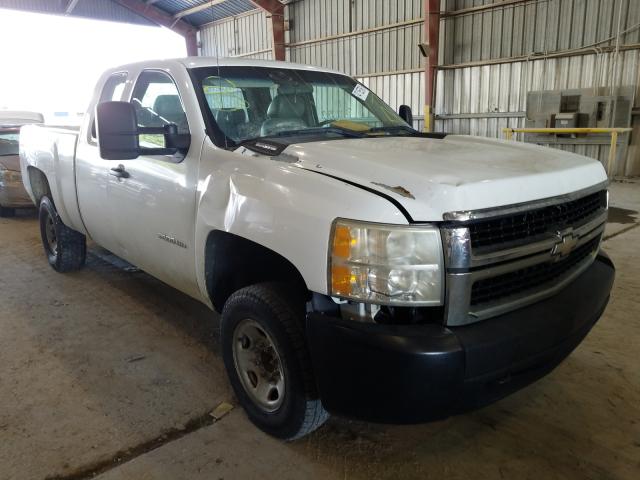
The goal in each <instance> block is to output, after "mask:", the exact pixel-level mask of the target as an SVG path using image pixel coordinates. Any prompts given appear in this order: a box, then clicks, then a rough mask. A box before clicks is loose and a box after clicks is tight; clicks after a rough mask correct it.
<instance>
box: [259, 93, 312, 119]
mask: <svg viewBox="0 0 640 480" xmlns="http://www.w3.org/2000/svg"><path fill="white" fill-rule="evenodd" d="M305 108H306V102H305V98H304V96H302V95H296V94H293V95H285V94H280V93H279V94H278V95H276V96H275V97H274V99H273V100H271V104H270V105H269V108H268V109H267V117H269V118H302V116H303V115H304V111H305Z"/></svg>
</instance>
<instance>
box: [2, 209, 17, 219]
mask: <svg viewBox="0 0 640 480" xmlns="http://www.w3.org/2000/svg"><path fill="white" fill-rule="evenodd" d="M15 216H16V209H15V208H9V207H3V206H0V217H15Z"/></svg>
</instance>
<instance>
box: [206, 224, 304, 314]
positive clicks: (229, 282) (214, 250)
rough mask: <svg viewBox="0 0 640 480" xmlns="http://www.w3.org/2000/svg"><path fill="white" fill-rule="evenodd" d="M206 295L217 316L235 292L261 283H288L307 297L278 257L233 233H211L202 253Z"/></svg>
mask: <svg viewBox="0 0 640 480" xmlns="http://www.w3.org/2000/svg"><path fill="white" fill-rule="evenodd" d="M205 278H206V284H207V293H208V294H209V298H210V299H211V302H212V303H213V306H214V307H215V309H216V310H217V311H218V312H221V311H222V308H223V307H224V304H225V302H226V301H227V299H228V298H229V296H231V294H232V293H234V292H236V291H237V290H239V289H241V288H244V287H248V286H249V285H254V284H256V283H262V282H273V281H278V282H287V283H289V284H291V285H292V288H295V289H296V290H299V291H300V292H301V293H303V294H304V295H305V296H308V290H307V286H306V284H305V282H304V279H303V278H302V275H301V274H300V272H299V271H298V269H297V268H296V267H295V266H294V265H293V264H292V263H291V262H290V261H289V260H287V259H286V258H284V257H283V256H282V255H280V254H279V253H276V252H274V251H273V250H271V249H269V248H267V247H264V246H263V245H260V244H258V243H255V242H253V241H251V240H247V239H246V238H242V237H240V236H238V235H235V234H233V233H228V232H223V231H221V230H214V231H212V232H211V233H209V236H208V237H207V244H206V252H205Z"/></svg>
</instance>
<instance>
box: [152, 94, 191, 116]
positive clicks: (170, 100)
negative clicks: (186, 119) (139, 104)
mask: <svg viewBox="0 0 640 480" xmlns="http://www.w3.org/2000/svg"><path fill="white" fill-rule="evenodd" d="M153 110H154V111H155V112H156V113H157V114H158V115H160V116H161V117H165V118H166V119H167V120H172V119H174V118H175V117H176V116H177V115H180V116H184V111H183V110H182V104H181V103H180V97H178V95H158V96H157V97H156V101H155V102H153Z"/></svg>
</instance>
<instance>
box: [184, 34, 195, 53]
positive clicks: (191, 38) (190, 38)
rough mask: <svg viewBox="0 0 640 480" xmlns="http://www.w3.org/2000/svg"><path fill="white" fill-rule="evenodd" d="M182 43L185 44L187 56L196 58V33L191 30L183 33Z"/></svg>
mask: <svg viewBox="0 0 640 480" xmlns="http://www.w3.org/2000/svg"><path fill="white" fill-rule="evenodd" d="M184 41H185V43H186V44H187V56H188V57H197V56H198V36H197V35H196V31H195V30H192V31H189V32H187V33H185V34H184Z"/></svg>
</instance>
